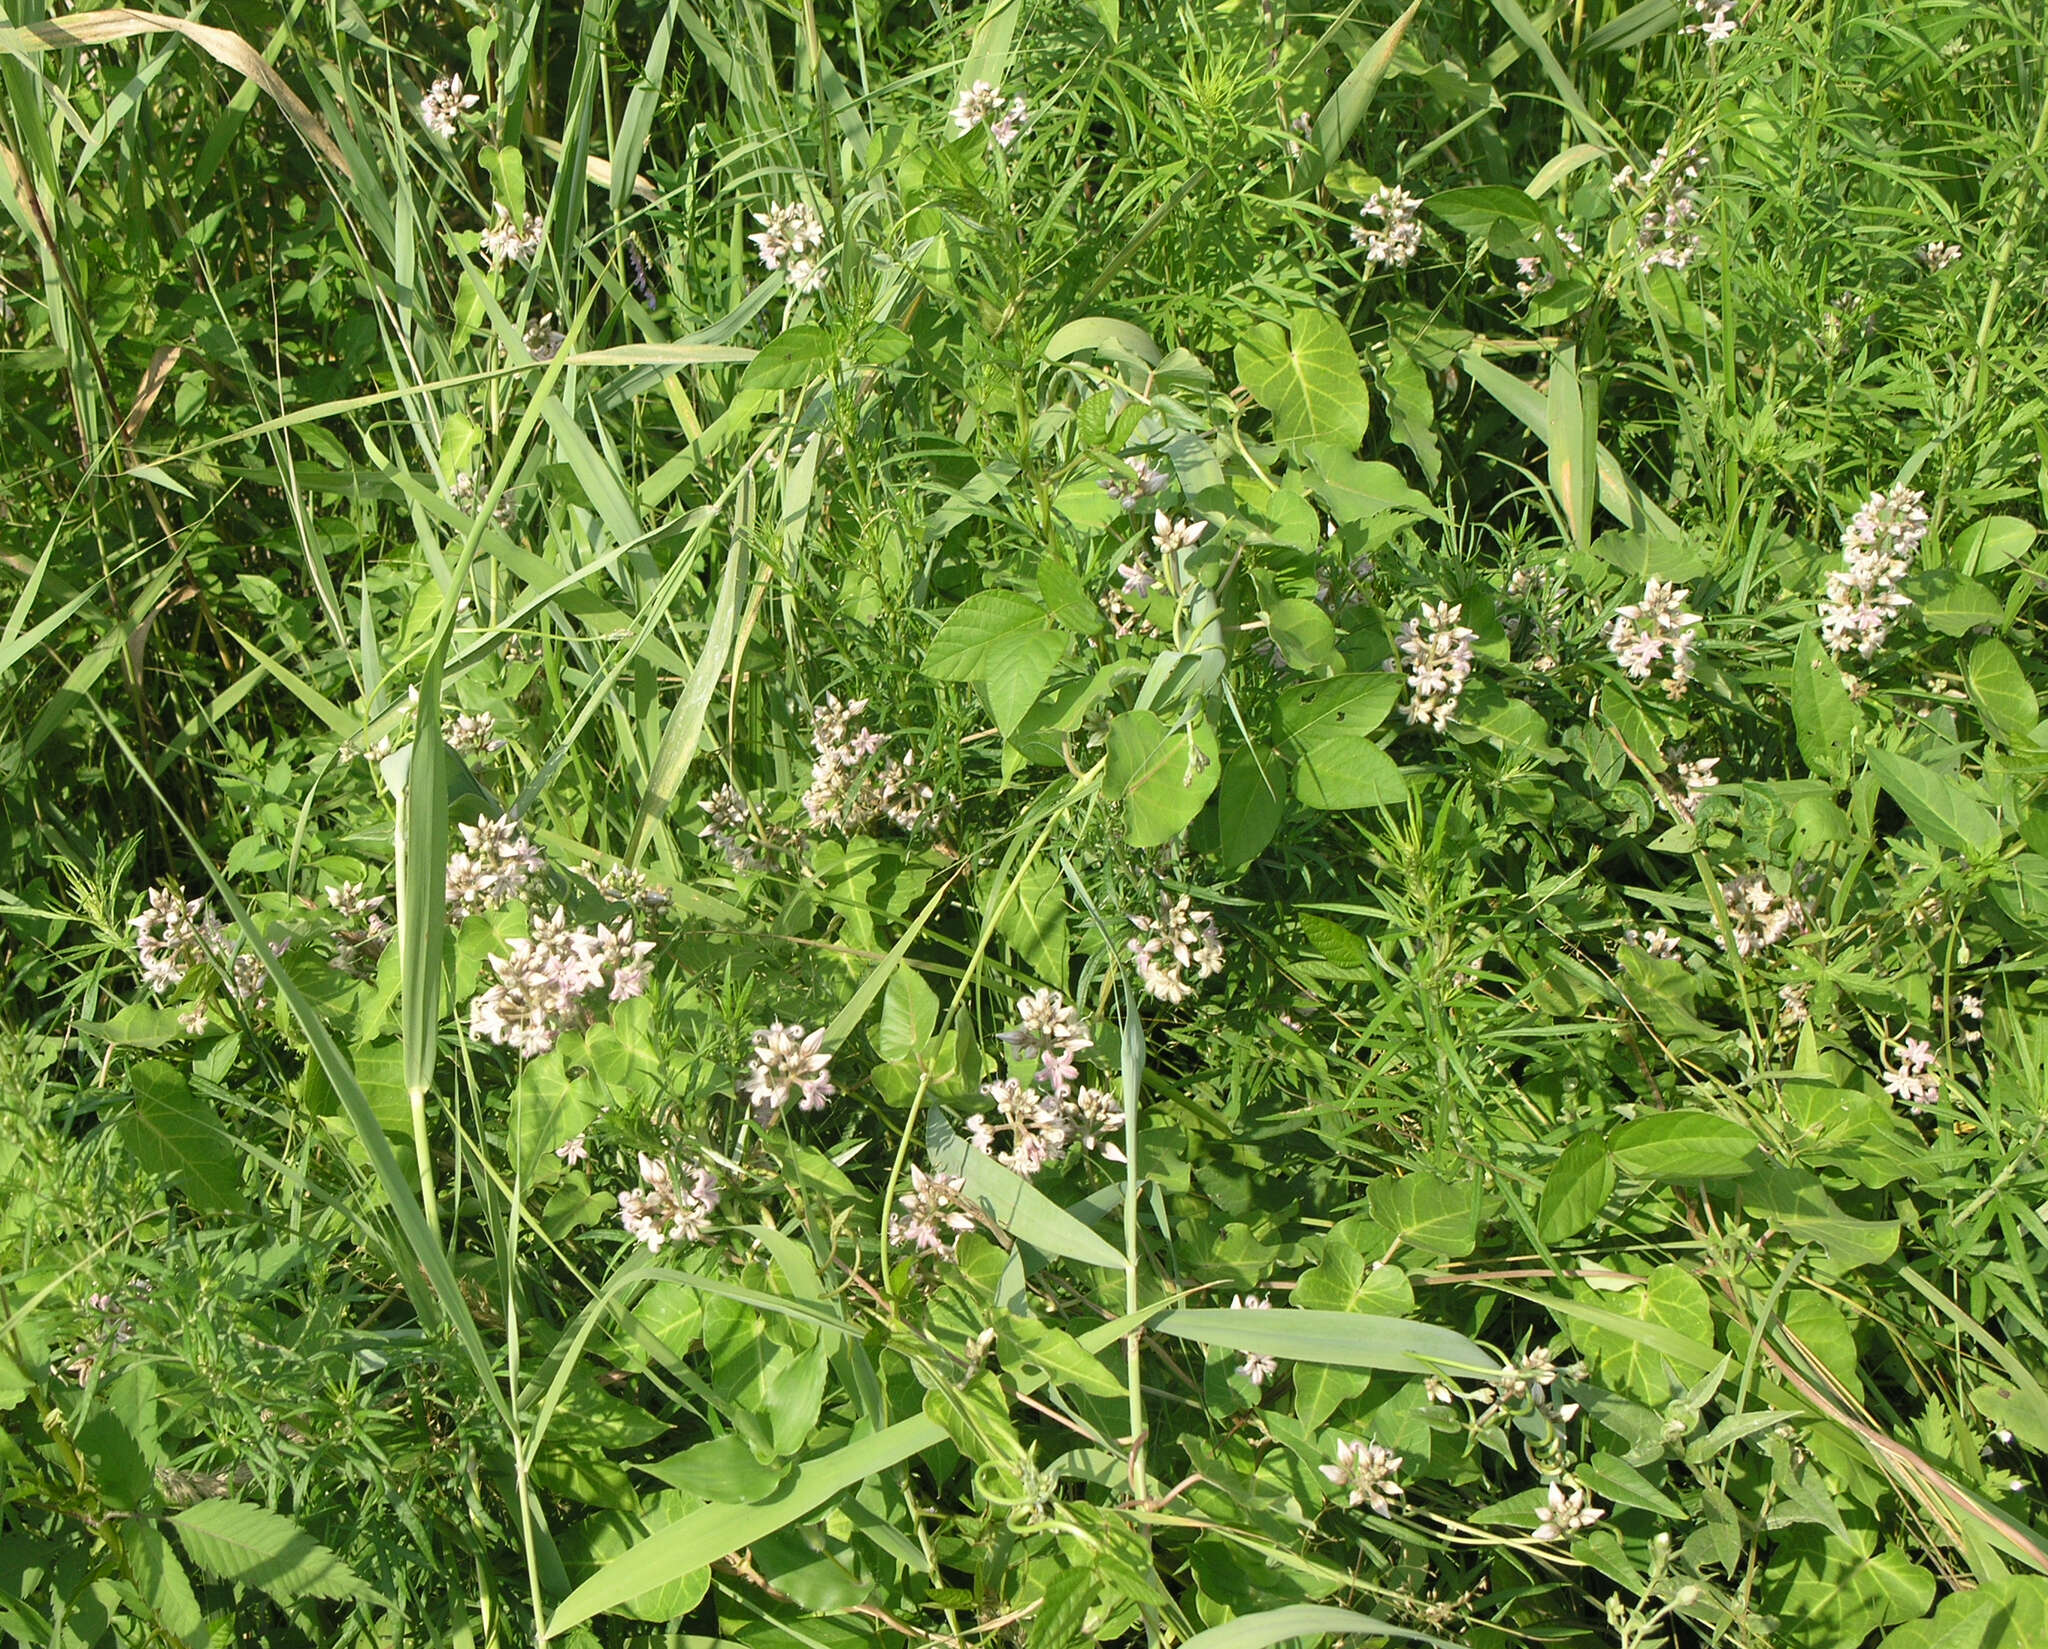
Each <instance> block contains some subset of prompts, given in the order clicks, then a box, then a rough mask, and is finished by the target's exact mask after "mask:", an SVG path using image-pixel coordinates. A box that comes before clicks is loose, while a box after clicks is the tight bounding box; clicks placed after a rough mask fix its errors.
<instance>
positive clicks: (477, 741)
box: [441, 710, 506, 756]
mask: <svg viewBox="0 0 2048 1649" xmlns="http://www.w3.org/2000/svg"><path fill="white" fill-rule="evenodd" d="M441 737H442V738H443V739H444V740H446V741H447V744H448V748H449V749H450V750H455V751H459V752H460V753H461V754H463V755H465V756H489V755H495V754H496V753H497V752H498V751H500V750H503V749H504V748H505V744H506V741H505V740H504V739H501V738H500V737H498V718H497V717H496V716H494V715H492V714H491V712H490V711H488V710H478V711H475V712H473V713H469V712H465V713H464V714H462V715H459V716H450V717H449V718H448V719H447V720H446V721H445V722H443V723H442V724H441Z"/></svg>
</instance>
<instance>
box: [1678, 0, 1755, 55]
mask: <svg viewBox="0 0 2048 1649" xmlns="http://www.w3.org/2000/svg"><path fill="white" fill-rule="evenodd" d="M1692 9H1693V10H1694V11H1695V12H1697V13H1699V21H1698V22H1695V23H1688V24H1686V25H1685V27H1684V28H1683V29H1681V30H1679V33H1681V34H1697V35H1701V36H1704V37H1705V39H1706V42H1707V44H1708V45H1710V46H1718V45H1720V44H1721V43H1722V42H1723V41H1724V40H1732V39H1733V38H1734V37H1735V33H1736V31H1737V30H1738V29H1740V28H1741V27H1742V16H1741V12H1742V4H1741V0H1692Z"/></svg>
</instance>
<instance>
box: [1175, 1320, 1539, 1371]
mask: <svg viewBox="0 0 2048 1649" xmlns="http://www.w3.org/2000/svg"><path fill="white" fill-rule="evenodd" d="M1152 1326H1153V1328H1154V1329H1155V1330H1156V1331H1157V1332H1159V1333H1161V1334H1171V1335H1174V1336H1175V1337H1176V1338H1178V1339H1182V1340H1193V1341H1195V1342H1196V1343H1197V1344H1199V1345H1205V1346H1221V1347H1223V1348H1224V1349H1226V1350H1229V1351H1256V1352H1260V1353H1262V1354H1264V1355H1265V1356H1268V1357H1277V1358H1279V1359H1280V1360H1281V1361H1282V1362H1288V1363H1327V1364H1329V1365H1330V1366H1331V1367H1333V1368H1384V1369H1391V1370H1393V1371H1395V1372H1396V1373H1400V1374H1437V1373H1445V1372H1456V1373H1467V1374H1496V1373H1498V1372H1499V1371H1500V1359H1499V1358H1497V1357H1495V1356H1493V1355H1492V1353H1490V1352H1488V1351H1486V1350H1484V1349H1483V1348H1482V1347H1480V1346H1478V1345H1475V1344H1474V1343H1473V1342H1472V1341H1470V1340H1468V1339H1466V1338H1465V1336H1464V1335H1462V1334H1459V1333H1458V1332H1456V1331H1455V1330H1453V1329H1448V1328H1443V1327H1441V1326H1439V1325H1438V1324H1436V1323H1417V1322H1410V1321H1408V1320H1407V1319H1406V1318H1402V1317H1372V1316H1367V1315H1365V1314H1364V1313H1362V1312H1352V1311H1296V1310H1293V1309H1291V1308H1286V1307H1275V1308H1274V1309H1272V1310H1270V1311H1230V1310H1221V1311H1215V1310H1203V1311H1169V1312H1167V1313H1166V1315H1165V1316H1163V1317H1160V1318H1159V1319H1157V1321H1155V1322H1154V1323H1153V1325H1152Z"/></svg>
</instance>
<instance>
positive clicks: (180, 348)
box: [121, 344, 185, 447]
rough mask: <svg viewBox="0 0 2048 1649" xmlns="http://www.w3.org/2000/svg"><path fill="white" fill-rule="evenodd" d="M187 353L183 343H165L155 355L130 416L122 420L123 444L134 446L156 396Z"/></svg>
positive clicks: (129, 410)
mask: <svg viewBox="0 0 2048 1649" xmlns="http://www.w3.org/2000/svg"><path fill="white" fill-rule="evenodd" d="M184 353H185V346H184V345H183V344H165V345H164V347H163V348H161V349H159V350H158V351H157V352H156V354H155V356H153V357H152V358H151V360H150V363H149V370H148V371H147V372H145V373H143V375H142V382H141V384H139V385H138V386H137V387H136V391H135V404H134V405H133V406H131V407H130V408H129V409H128V416H127V417H125V418H123V419H122V420H121V445H123V446H124V447H125V446H132V445H134V442H135V437H136V436H137V435H138V434H140V433H141V431H142V425H143V422H144V420H146V419H147V418H148V417H149V409H150V408H151V407H153V406H155V405H156V398H157V397H158V396H159V395H161V394H162V393H163V388H164V385H165V384H166V383H168V382H169V381H170V377H171V369H172V368H173V367H175V366H176V365H177V364H178V362H179V360H180V359H181V358H182V357H183V355H184Z"/></svg>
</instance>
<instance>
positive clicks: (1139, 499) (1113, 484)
mask: <svg viewBox="0 0 2048 1649" xmlns="http://www.w3.org/2000/svg"><path fill="white" fill-rule="evenodd" d="M1123 463H1124V466H1125V469H1124V473H1123V474H1121V475H1105V476H1104V477H1103V478H1102V479H1101V480H1100V481H1098V482H1096V483H1095V484H1096V485H1097V486H1098V487H1100V488H1101V489H1102V490H1103V491H1104V492H1106V493H1108V494H1109V496H1110V497H1112V498H1114V499H1115V500H1116V501H1117V502H1118V503H1119V504H1121V505H1122V506H1123V507H1124V508H1125V509H1127V510H1134V509H1136V508H1137V507H1138V506H1139V505H1140V504H1142V503H1143V502H1144V501H1145V500H1146V499H1148V498H1150V497H1152V496H1153V495H1154V494H1155V493H1160V492H1164V491H1165V490H1166V479H1167V478H1166V471H1164V470H1163V469H1160V468H1159V467H1158V466H1157V465H1156V464H1149V463H1147V462H1146V461H1145V460H1144V459H1143V458H1126V459H1124V460H1123Z"/></svg>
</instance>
